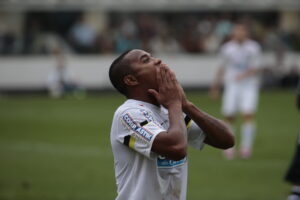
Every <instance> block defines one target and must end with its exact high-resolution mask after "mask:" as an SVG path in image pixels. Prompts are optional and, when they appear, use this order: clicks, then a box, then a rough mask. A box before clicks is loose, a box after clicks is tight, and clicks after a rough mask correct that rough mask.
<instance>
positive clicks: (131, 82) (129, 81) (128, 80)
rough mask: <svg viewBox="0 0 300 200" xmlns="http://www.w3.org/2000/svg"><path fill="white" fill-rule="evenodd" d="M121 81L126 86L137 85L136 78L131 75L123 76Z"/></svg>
mask: <svg viewBox="0 0 300 200" xmlns="http://www.w3.org/2000/svg"><path fill="white" fill-rule="evenodd" d="M123 81H124V83H125V84H126V85H128V86H134V85H138V84H139V81H138V80H137V78H136V77H135V76H133V75H131V74H128V75H126V76H124V78H123Z"/></svg>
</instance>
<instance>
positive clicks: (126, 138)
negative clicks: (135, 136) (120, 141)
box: [124, 135, 130, 147]
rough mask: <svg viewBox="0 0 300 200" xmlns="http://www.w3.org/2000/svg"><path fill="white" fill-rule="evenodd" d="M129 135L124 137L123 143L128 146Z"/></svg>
mask: <svg viewBox="0 0 300 200" xmlns="http://www.w3.org/2000/svg"><path fill="white" fill-rule="evenodd" d="M129 141H130V135H127V136H125V137H124V145H126V146H128V147H129Z"/></svg>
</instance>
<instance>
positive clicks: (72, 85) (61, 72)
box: [47, 47, 85, 99]
mask: <svg viewBox="0 0 300 200" xmlns="http://www.w3.org/2000/svg"><path fill="white" fill-rule="evenodd" d="M53 55H54V56H55V60H56V65H55V66H54V68H53V69H52V70H51V72H50V73H49V75H48V79H47V88H48V92H49V95H50V97H52V98H60V97H63V96H64V95H66V94H72V95H74V97H76V98H78V99H81V98H84V96H85V93H84V89H83V87H82V86H80V84H79V83H78V81H76V79H75V78H74V76H73V74H72V73H71V71H70V68H68V67H67V65H66V59H65V55H64V52H63V50H62V48H59V47H56V48H54V49H53Z"/></svg>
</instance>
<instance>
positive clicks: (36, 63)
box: [0, 53, 300, 91]
mask: <svg viewBox="0 0 300 200" xmlns="http://www.w3.org/2000/svg"><path fill="white" fill-rule="evenodd" d="M115 57H116V55H107V56H68V57H67V66H68V67H69V69H70V71H71V72H72V76H73V77H74V79H76V80H77V81H78V82H79V83H80V84H81V85H82V86H84V87H86V88H87V89H95V90H106V89H111V88H112V87H111V84H110V81H109V78H108V69H109V66H110V64H111V62H112V60H113V59H114V58H115ZM158 57H160V58H162V60H163V62H165V63H167V64H168V65H169V66H170V67H171V68H172V69H173V70H174V71H175V72H176V74H177V77H178V79H179V81H180V82H181V83H182V84H183V86H184V87H192V88H197V87H207V86H208V85H210V84H211V82H212V80H213V77H214V74H215V71H216V69H217V66H218V65H219V64H220V59H219V58H218V57H217V56H215V55H183V54H179V55H159V56H158ZM262 63H263V66H269V67H270V66H274V65H275V56H274V54H264V55H263V59H262ZM299 63H300V54H295V53H288V54H287V55H286V57H285V60H284V64H283V66H282V68H281V69H280V71H283V72H284V71H286V72H287V71H288V70H289V69H290V68H291V67H292V66H298V68H299ZM55 65H56V62H55V59H54V58H53V57H32V56H28V57H2V58H0V90H24V91H26V90H43V89H45V88H46V86H47V79H48V78H47V77H48V75H49V73H50V72H51V70H52V69H53V68H54V67H55Z"/></svg>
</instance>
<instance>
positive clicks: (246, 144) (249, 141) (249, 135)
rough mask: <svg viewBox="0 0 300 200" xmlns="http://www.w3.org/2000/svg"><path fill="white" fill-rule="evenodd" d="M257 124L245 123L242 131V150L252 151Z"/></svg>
mask: <svg viewBox="0 0 300 200" xmlns="http://www.w3.org/2000/svg"><path fill="white" fill-rule="evenodd" d="M255 129H256V127H255V124H254V123H253V122H244V123H243V125H242V130H241V133H242V135H241V149H249V150H251V149H252V145H253V141H254V137H255Z"/></svg>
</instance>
